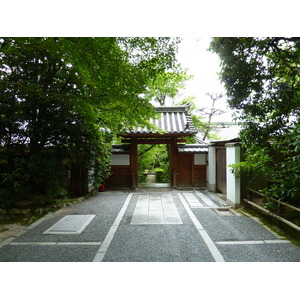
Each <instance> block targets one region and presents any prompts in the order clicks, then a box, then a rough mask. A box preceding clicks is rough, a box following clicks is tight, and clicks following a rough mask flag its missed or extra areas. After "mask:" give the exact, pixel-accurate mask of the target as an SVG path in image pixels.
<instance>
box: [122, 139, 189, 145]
mask: <svg viewBox="0 0 300 300" xmlns="http://www.w3.org/2000/svg"><path fill="white" fill-rule="evenodd" d="M121 142H122V143H124V144H131V143H137V144H155V145H158V144H172V143H174V142H175V143H186V139H178V138H177V139H176V138H175V139H174V138H169V139H167V138H163V139H157V138H153V139H151V138H150V139H147V138H145V139H143V138H135V139H130V138H128V139H126V138H125V139H122V140H121Z"/></svg>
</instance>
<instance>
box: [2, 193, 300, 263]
mask: <svg viewBox="0 0 300 300" xmlns="http://www.w3.org/2000/svg"><path fill="white" fill-rule="evenodd" d="M217 200H218V198H217V196H216V195H215V194H210V193H208V192H206V191H200V190H199V191H175V190H168V189H166V190H161V191H157V190H156V192H153V191H152V190H151V189H149V190H146V191H144V190H143V191H136V192H132V193H130V192H105V193H98V194H97V195H95V196H93V197H91V198H89V199H87V200H85V201H84V202H82V203H79V204H76V205H74V206H72V207H68V208H64V209H62V210H60V211H58V212H56V213H53V214H49V215H47V216H45V217H44V218H42V219H41V220H39V221H37V222H36V223H34V224H32V225H31V226H29V227H27V228H26V229H25V230H23V231H22V232H20V233H19V234H18V235H17V236H15V237H12V238H9V239H7V240H5V241H4V242H2V243H0V261H2V262H4V261H20V262H23V261H30V262H31V261H37V262H44V261H55V262H56V261H57V262H58V261H66V262H73V261H74V262H76V261H86V262H89V261H90V262H92V261H94V262H175V261H178V262H179V261H180V262H237V261H239V262H248V261H249V262H251V261H280V262H285V261H291V262H294V261H300V248H299V247H297V246H295V245H294V244H292V243H290V242H289V241H288V240H285V239H284V238H283V237H280V236H277V235H276V234H275V233H273V232H271V231H269V230H268V229H267V228H265V227H263V226H262V225H260V224H258V223H257V222H256V221H254V220H253V219H251V218H249V217H247V216H242V215H239V214H236V213H235V212H234V211H230V210H224V208H223V207H222V205H221V203H220V202H219V201H217Z"/></svg>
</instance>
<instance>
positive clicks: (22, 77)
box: [0, 38, 178, 199]
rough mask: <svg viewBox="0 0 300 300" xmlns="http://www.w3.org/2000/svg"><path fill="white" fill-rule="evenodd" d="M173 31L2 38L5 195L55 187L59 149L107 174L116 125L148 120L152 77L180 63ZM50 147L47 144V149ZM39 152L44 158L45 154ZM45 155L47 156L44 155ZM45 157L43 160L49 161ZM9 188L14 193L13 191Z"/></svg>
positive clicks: (1, 187)
mask: <svg viewBox="0 0 300 300" xmlns="http://www.w3.org/2000/svg"><path fill="white" fill-rule="evenodd" d="M177 43H178V41H177V40H176V39H171V38H1V39H0V61H1V62H0V106H1V112H0V145H1V152H2V153H1V154H3V155H2V156H1V161H0V198H1V195H3V197H2V199H4V198H5V199H8V198H12V196H13V195H15V194H16V193H17V192H18V191H19V190H21V189H22V190H28V191H31V192H35V191H37V190H39V189H40V187H41V186H43V187H44V191H42V192H45V190H47V189H48V190H49V189H50V190H53V189H52V187H53V186H55V185H56V184H58V182H57V180H56V178H55V177H57V176H53V174H54V173H55V172H54V171H53V172H52V171H51V172H50V169H51V170H52V169H53V170H54V169H55V168H56V165H57V162H55V159H54V157H51V155H50V156H49V155H48V160H43V157H46V156H47V155H46V154H45V151H48V150H49V149H51V150H52V152H53V153H55V155H54V156H55V157H64V156H65V155H68V156H69V157H70V158H71V160H72V161H73V162H76V163H80V164H82V165H83V166H84V167H86V168H90V167H91V166H92V165H93V166H94V167H95V170H96V171H97V172H95V176H94V177H95V181H96V182H98V183H99V182H101V181H102V180H103V179H105V177H107V176H108V174H109V173H108V170H109V157H110V143H111V139H112V136H113V135H114V133H117V132H120V130H121V129H126V128H132V127H135V126H137V125H139V126H140V125H147V124H148V123H147V120H148V119H149V118H150V117H154V116H155V110H154V109H153V107H152V105H151V104H150V103H149V101H148V99H146V98H145V97H143V94H144V93H145V91H146V90H147V84H148V82H150V81H151V80H154V79H155V78H156V77H157V76H159V74H161V73H164V72H165V71H166V70H170V69H172V68H173V67H174V68H175V53H176V49H177ZM48 152H49V151H48ZM40 158H41V159H40ZM42 161H43V162H42ZM46 161H48V163H47V164H46V165H45V162H46ZM8 195H11V197H10V196H8Z"/></svg>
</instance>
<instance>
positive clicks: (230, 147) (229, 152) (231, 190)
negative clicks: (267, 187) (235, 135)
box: [226, 144, 241, 206]
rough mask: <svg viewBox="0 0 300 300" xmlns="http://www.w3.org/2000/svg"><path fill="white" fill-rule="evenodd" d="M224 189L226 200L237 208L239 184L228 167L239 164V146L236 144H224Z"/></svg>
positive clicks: (238, 179)
mask: <svg viewBox="0 0 300 300" xmlns="http://www.w3.org/2000/svg"><path fill="white" fill-rule="evenodd" d="M226 160H227V169H226V176H227V182H226V188H227V195H226V196H227V199H228V200H229V201H230V202H231V203H232V204H233V205H234V206H237V205H239V204H240V202H241V184H240V178H239V177H236V176H235V175H234V174H233V173H232V172H231V170H232V168H231V167H228V165H230V164H236V163H238V162H240V146H239V145H237V144H226Z"/></svg>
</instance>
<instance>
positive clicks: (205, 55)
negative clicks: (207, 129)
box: [177, 37, 239, 139]
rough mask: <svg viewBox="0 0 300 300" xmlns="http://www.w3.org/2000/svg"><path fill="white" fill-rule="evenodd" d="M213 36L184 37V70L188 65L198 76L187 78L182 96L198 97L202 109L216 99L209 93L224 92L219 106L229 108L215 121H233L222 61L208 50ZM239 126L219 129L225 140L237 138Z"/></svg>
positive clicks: (180, 57) (180, 56) (181, 59)
mask: <svg viewBox="0 0 300 300" xmlns="http://www.w3.org/2000/svg"><path fill="white" fill-rule="evenodd" d="M210 41H211V38H210V37H183V38H182V41H181V43H180V44H179V50H178V54H177V59H178V61H179V62H180V64H181V66H182V68H183V69H185V68H187V73H188V74H189V75H193V76H194V77H193V78H192V79H190V80H188V81H187V83H186V87H185V89H184V90H182V91H180V94H179V97H178V98H179V99H180V100H182V99H184V98H186V97H189V96H194V97H195V103H196V106H197V107H198V108H202V107H208V108H209V107H210V106H211V104H212V101H211V99H210V97H209V96H208V95H207V93H210V94H220V93H221V94H223V95H224V97H223V98H221V99H220V100H218V101H217V102H216V105H217V108H218V109H221V110H223V111H226V112H225V113H224V114H222V115H219V116H214V117H213V119H212V121H214V122H224V121H225V122H232V111H231V110H230V108H229V107H228V105H227V102H226V96H225V95H226V92H225V89H224V87H223V85H222V83H221V82H220V80H219V76H218V72H219V71H220V60H219V57H218V55H217V54H215V53H212V52H210V51H208V48H209V44H210ZM238 131H239V128H238V126H232V127H230V128H225V129H221V130H220V132H219V135H220V138H221V139H230V138H234V137H237V135H238Z"/></svg>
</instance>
